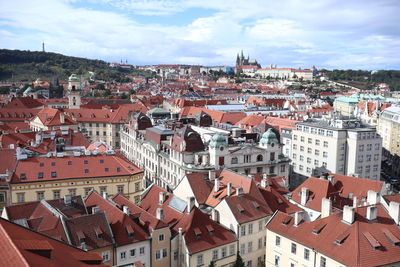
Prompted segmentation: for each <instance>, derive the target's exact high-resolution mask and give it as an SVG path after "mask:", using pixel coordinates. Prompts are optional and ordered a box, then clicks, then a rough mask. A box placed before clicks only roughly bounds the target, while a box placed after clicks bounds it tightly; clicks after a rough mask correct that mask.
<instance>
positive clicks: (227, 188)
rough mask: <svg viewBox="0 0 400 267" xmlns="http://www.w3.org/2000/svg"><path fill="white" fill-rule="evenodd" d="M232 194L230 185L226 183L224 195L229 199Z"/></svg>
mask: <svg viewBox="0 0 400 267" xmlns="http://www.w3.org/2000/svg"><path fill="white" fill-rule="evenodd" d="M231 194H232V184H231V183H228V184H227V185H226V195H227V196H228V197H229V196H230V195H231Z"/></svg>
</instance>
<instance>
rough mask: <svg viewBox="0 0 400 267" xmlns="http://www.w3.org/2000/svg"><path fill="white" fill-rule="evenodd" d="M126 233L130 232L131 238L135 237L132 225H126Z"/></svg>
mask: <svg viewBox="0 0 400 267" xmlns="http://www.w3.org/2000/svg"><path fill="white" fill-rule="evenodd" d="M125 230H126V233H127V234H128V237H129V238H133V235H134V232H133V229H132V226H131V225H127V226H126V227H125Z"/></svg>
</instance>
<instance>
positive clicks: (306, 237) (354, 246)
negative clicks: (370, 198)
mask: <svg viewBox="0 0 400 267" xmlns="http://www.w3.org/2000/svg"><path fill="white" fill-rule="evenodd" d="M376 208H377V214H378V216H377V219H376V220H374V221H368V220H367V219H366V218H365V217H366V210H367V207H360V208H357V209H356V210H355V221H354V223H352V224H348V223H345V222H343V221H342V216H343V215H342V212H335V213H334V214H332V215H330V216H328V217H325V218H322V219H318V220H315V221H313V222H304V221H303V222H301V223H300V224H299V225H297V226H296V227H294V226H293V223H294V219H291V220H290V221H289V222H288V223H286V224H285V223H283V221H284V220H285V219H286V218H287V216H288V215H287V214H285V213H282V212H277V214H276V215H274V217H273V218H272V220H271V221H270V222H269V223H268V225H267V229H268V230H270V231H273V232H275V233H277V234H279V235H282V236H284V237H286V238H289V239H291V240H294V241H297V242H299V243H301V244H302V245H304V246H306V247H309V248H312V249H314V250H316V251H317V252H319V253H321V254H323V255H325V256H327V257H330V258H332V259H334V260H335V261H338V262H340V263H341V264H344V265H346V266H357V267H358V266H360V267H361V266H362V267H368V266H383V265H390V264H394V263H398V262H400V244H397V245H394V244H393V242H392V241H391V239H390V237H393V236H394V237H395V239H396V238H397V239H399V238H400V230H399V228H398V227H397V226H396V225H395V224H394V222H393V220H392V219H391V218H390V217H389V215H388V214H387V213H386V211H385V209H384V208H383V207H382V206H381V205H380V204H378V205H376ZM322 225H325V226H324V227H323V228H322V230H320V231H319V233H317V234H316V233H315V229H317V228H321V226H322ZM374 246H375V247H374Z"/></svg>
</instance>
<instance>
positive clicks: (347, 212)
mask: <svg viewBox="0 0 400 267" xmlns="http://www.w3.org/2000/svg"><path fill="white" fill-rule="evenodd" d="M343 221H344V222H346V223H348V224H352V223H353V222H354V209H353V207H350V206H347V205H346V206H344V207H343Z"/></svg>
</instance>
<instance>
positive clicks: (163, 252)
mask: <svg viewBox="0 0 400 267" xmlns="http://www.w3.org/2000/svg"><path fill="white" fill-rule="evenodd" d="M162 256H163V258H166V257H168V250H167V249H166V248H163V249H162Z"/></svg>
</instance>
